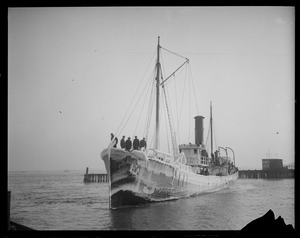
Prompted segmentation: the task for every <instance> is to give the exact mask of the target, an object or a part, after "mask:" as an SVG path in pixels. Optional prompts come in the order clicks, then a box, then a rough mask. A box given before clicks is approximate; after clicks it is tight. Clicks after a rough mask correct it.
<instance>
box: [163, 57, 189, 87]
mask: <svg viewBox="0 0 300 238" xmlns="http://www.w3.org/2000/svg"><path fill="white" fill-rule="evenodd" d="M188 62H189V60H188V59H187V60H186V61H184V62H183V63H182V64H181V65H180V66H179V67H178V68H177V69H176V70H175V71H174V72H173V73H171V74H170V75H169V76H168V77H167V78H166V79H165V80H164V81H162V82H161V83H160V84H159V86H160V85H162V84H164V83H165V82H166V81H167V80H168V79H169V78H171V77H172V76H173V75H175V73H176V72H177V71H178V70H179V69H181V67H182V66H184V65H185V64H186V63H188Z"/></svg>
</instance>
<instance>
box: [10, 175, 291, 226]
mask: <svg viewBox="0 0 300 238" xmlns="http://www.w3.org/2000/svg"><path fill="white" fill-rule="evenodd" d="M84 173H85V171H82V172H78V171H71V172H9V177H8V188H9V190H10V191H11V215H10V216H11V220H12V221H14V222H17V223H20V224H22V225H25V226H29V227H32V228H33V229H38V230H129V229H130V230H240V229H241V228H242V227H244V226H245V225H246V224H247V223H249V222H250V221H252V220H253V219H256V218H258V217H259V216H262V215H264V214H265V213H266V212H267V211H268V210H269V209H272V210H273V211H274V213H275V218H277V217H278V216H281V217H282V218H284V220H285V223H286V224H292V225H293V227H295V221H294V197H295V196H294V179H280V180H262V179H239V180H237V181H236V182H235V183H234V184H233V185H232V186H231V187H229V188H226V189H223V190H221V191H218V192H215V193H212V194H206V195H202V196H198V197H193V198H187V199H180V200H176V201H170V202H163V203H151V204H146V205H142V206H139V207H133V208H123V209H119V210H109V209H108V184H107V183H90V184H84V183H83V174H84Z"/></svg>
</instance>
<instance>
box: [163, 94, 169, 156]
mask: <svg viewBox="0 0 300 238" xmlns="http://www.w3.org/2000/svg"><path fill="white" fill-rule="evenodd" d="M163 99H164V97H163ZM164 101H165V100H164ZM165 103H166V102H165ZM164 113H165V125H166V134H167V145H168V152H169V153H170V145H169V133H168V122H167V115H166V110H164Z"/></svg>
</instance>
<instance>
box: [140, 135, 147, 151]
mask: <svg viewBox="0 0 300 238" xmlns="http://www.w3.org/2000/svg"><path fill="white" fill-rule="evenodd" d="M140 147H141V148H143V147H144V149H146V147H147V143H146V140H145V137H144V138H143V139H142V140H141V141H140Z"/></svg>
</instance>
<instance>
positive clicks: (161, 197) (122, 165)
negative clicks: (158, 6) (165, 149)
mask: <svg viewBox="0 0 300 238" xmlns="http://www.w3.org/2000/svg"><path fill="white" fill-rule="evenodd" d="M101 157H102V159H103V161H104V163H105V167H106V170H107V174H108V179H109V185H110V186H109V187H110V188H109V189H110V191H109V196H110V208H119V207H124V206H133V205H137V204H142V203H148V202H161V201H166V200H173V199H180V198H184V197H190V196H197V195H200V194H204V193H209V192H214V191H217V190H219V189H222V188H224V187H226V186H228V185H230V184H231V183H232V182H233V181H235V180H236V179H237V178H238V172H236V173H233V174H231V175H227V176H214V175H209V176H206V175H200V174H196V173H194V172H192V171H191V170H190V169H189V168H188V166H185V165H183V164H180V163H170V162H169V163H168V162H166V161H162V160H160V159H159V158H156V157H149V156H147V155H146V153H145V152H143V151H138V150H134V151H131V152H129V151H125V150H123V149H119V148H111V149H105V150H104V151H103V152H102V153H101ZM109 157H110V159H109Z"/></svg>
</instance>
